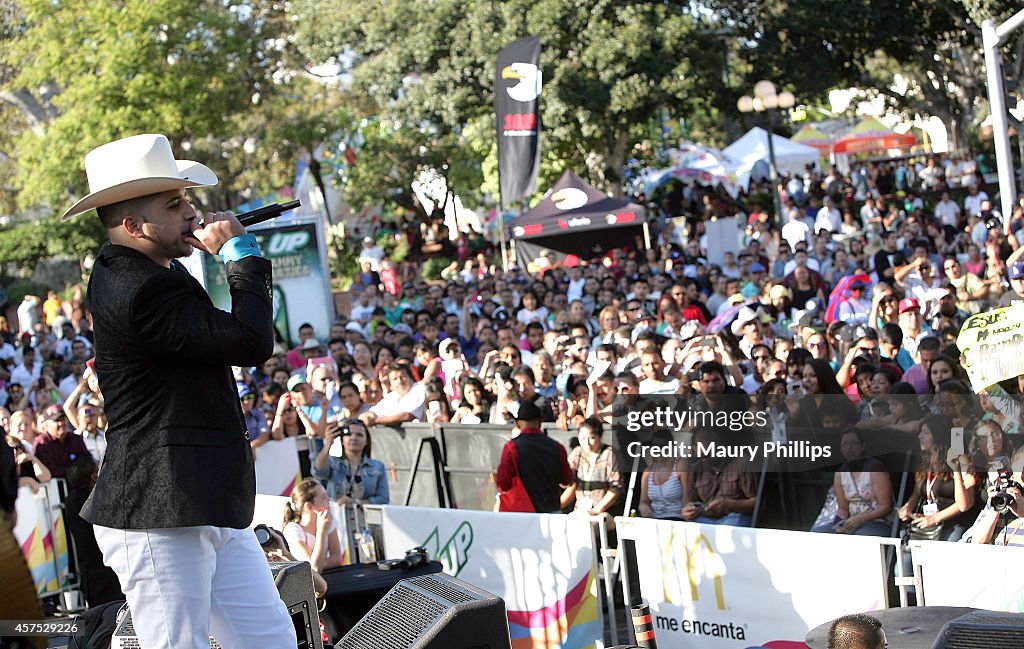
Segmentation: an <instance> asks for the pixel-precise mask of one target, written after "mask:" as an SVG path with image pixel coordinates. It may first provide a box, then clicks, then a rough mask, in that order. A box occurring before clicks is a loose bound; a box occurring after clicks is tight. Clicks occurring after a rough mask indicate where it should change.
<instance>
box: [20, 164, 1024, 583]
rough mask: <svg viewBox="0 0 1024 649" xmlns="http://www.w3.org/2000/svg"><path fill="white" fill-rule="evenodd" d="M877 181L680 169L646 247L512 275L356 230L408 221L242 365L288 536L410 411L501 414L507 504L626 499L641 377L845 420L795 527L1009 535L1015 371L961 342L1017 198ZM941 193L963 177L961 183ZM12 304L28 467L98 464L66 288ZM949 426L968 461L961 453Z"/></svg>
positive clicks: (92, 406)
mask: <svg viewBox="0 0 1024 649" xmlns="http://www.w3.org/2000/svg"><path fill="white" fill-rule="evenodd" d="M936 165H938V166H936ZM901 168H902V167H901ZM937 169H938V170H940V171H942V172H940V171H937ZM889 176H890V171H889V170H887V168H886V167H885V166H884V165H882V166H879V167H869V166H861V167H855V168H854V170H853V171H852V172H851V173H849V174H846V175H843V174H839V173H838V172H833V173H832V174H829V175H824V176H820V175H810V174H809V175H808V176H807V177H805V178H789V177H784V178H783V179H782V182H781V183H780V189H781V190H782V198H783V201H784V203H783V204H784V213H783V215H782V218H781V219H780V222H779V223H775V222H774V221H773V220H772V219H770V218H769V216H768V214H767V213H766V212H764V211H763V210H760V209H757V208H750V209H749V211H745V210H744V207H745V206H743V205H742V204H740V205H736V204H729V203H726V202H724V201H723V200H721V195H720V194H718V193H716V192H715V191H712V190H709V189H707V188H683V187H681V186H680V187H679V188H678V190H676V189H672V190H669V191H668V192H667V193H666V194H665V196H664V197H663V199H662V198H660V197H656V198H655V200H653V201H651V206H652V210H653V211H654V212H657V213H659V214H660V216H659V218H656V219H654V220H653V223H654V224H655V225H656V228H655V239H654V245H652V247H651V248H649V249H644V248H643V247H625V248H620V249H613V250H595V251H593V254H592V255H591V256H590V257H589V258H583V259H577V258H572V259H571V260H569V261H568V262H567V260H566V259H565V258H564V257H563V256H560V255H558V254H557V253H556V252H555V251H545V252H544V254H542V255H541V257H539V258H538V259H535V260H532V261H531V262H530V263H529V264H525V265H524V266H523V267H517V268H515V269H513V270H510V271H507V272H505V271H502V270H501V269H499V268H498V267H496V265H495V264H494V263H492V260H493V258H494V255H493V254H491V255H490V256H488V251H486V250H481V249H480V241H479V240H478V239H477V238H473V239H472V241H471V240H470V238H469V237H468V236H466V235H461V236H460V237H459V238H458V239H457V241H450V240H448V239H446V237H447V232H446V231H441V232H440V238H439V235H438V230H437V229H436V227H437V222H436V221H435V222H434V225H426V224H425V225H424V227H417V228H407V229H404V230H401V229H399V230H394V229H392V230H382V231H377V232H372V233H364V234H367V235H376V237H378V238H384V237H398V238H403V237H404V238H406V241H405V242H404V243H405V244H406V245H405V247H406V248H407V249H408V250H409V251H410V254H408V256H407V257H406V258H404V259H390V258H389V256H388V254H387V253H386V252H385V250H384V249H383V248H382V247H380V246H379V245H378V243H377V241H378V238H375V237H374V236H367V237H366V238H365V239H364V240H363V244H362V245H363V249H362V251H361V253H360V257H359V261H360V263H361V267H362V271H361V273H360V275H359V277H358V278H356V279H357V281H356V283H355V285H354V287H353V289H352V298H353V299H352V307H351V309H350V311H349V313H345V314H339V316H338V320H337V321H336V322H334V323H333V324H332V325H331V327H330V329H329V330H328V331H317V330H315V328H314V327H313V326H312V325H310V324H303V325H302V326H301V327H300V328H299V330H298V335H299V339H298V340H297V341H294V344H291V345H290V344H287V343H286V341H285V338H284V337H283V335H286V334H287V332H278V334H279V336H278V344H277V345H276V346H275V349H274V353H273V355H272V356H271V357H270V358H268V359H267V360H266V362H264V363H262V364H261V365H259V366H257V367H245V368H243V367H239V368H235V380H236V382H237V389H238V398H239V400H240V402H241V406H242V411H243V413H244V414H245V417H246V424H247V427H248V432H249V438H250V444H251V445H252V447H253V449H254V452H255V453H256V454H257V455H258V454H259V452H260V447H261V446H263V445H264V444H266V443H267V442H269V441H271V440H282V439H284V438H286V437H292V438H295V440H296V447H297V452H298V456H299V465H300V471H301V474H302V476H303V477H304V478H310V479H311V480H308V481H304V482H302V483H301V484H300V485H299V486H298V487H296V489H297V491H296V492H295V493H294V494H293V497H292V501H293V506H292V513H291V515H290V518H289V520H288V521H287V523H288V524H287V525H286V526H285V529H284V538H286V539H287V540H288V541H289V545H290V546H291V551H292V552H293V553H294V554H295V556H301V557H304V558H309V559H310V560H311V561H313V562H314V565H315V566H316V567H318V568H323V567H329V566H331V565H334V563H335V562H336V561H337V560H338V550H337V548H336V547H335V546H333V545H332V544H331V543H330V542H328V541H327V538H328V536H329V535H324V534H323V533H324V532H327V531H330V530H332V529H334V527H332V525H333V523H332V522H331V521H330V520H327V519H326V516H327V515H325V514H324V513H323V512H324V508H323V506H322V505H323V502H326V501H327V500H333V501H336V502H338V503H339V504H349V503H359V502H363V503H377V504H379V503H387V502H389V500H390V493H389V488H390V484H389V483H390V481H391V480H393V478H391V477H389V475H388V472H387V470H386V469H385V466H384V465H383V464H382V463H381V462H380V461H378V460H376V459H374V458H373V455H372V438H371V434H372V431H373V429H374V427H376V426H400V425H402V424H403V423H406V422H433V423H445V424H465V425H479V424H500V425H508V426H516V428H517V429H518V430H519V431H520V433H521V434H520V435H519V437H517V438H516V439H514V440H512V441H511V442H509V445H506V447H505V449H504V450H503V452H502V455H501V459H500V461H499V463H498V466H496V467H493V468H494V469H495V470H496V476H497V484H498V486H499V490H500V492H501V494H500V496H499V502H498V503H497V504H496V508H497V509H500V510H506V511H508V510H512V511H542V512H552V511H569V510H574V509H575V510H578V511H582V512H586V513H588V514H591V515H598V514H606V513H618V512H622V511H623V509H624V507H625V506H626V505H627V504H626V503H624V502H623V498H624V495H625V485H626V482H627V477H626V476H625V468H623V467H620V466H619V463H618V460H617V457H616V454H615V453H612V452H611V451H610V449H609V444H608V439H607V438H608V435H607V433H608V431H610V430H612V426H613V423H614V416H615V414H617V412H618V411H617V410H616V403H617V402H616V400H615V397H617V396H619V397H624V398H635V397H636V395H641V394H642V395H675V396H679V397H681V398H683V399H685V400H686V403H688V404H690V407H695V408H702V409H715V408H722V407H729V408H753V409H760V410H763V411H767V412H769V413H770V414H771V417H770V421H771V425H770V426H769V430H766V431H761V432H763V433H765V434H766V435H771V436H773V437H775V438H783V439H784V438H785V437H786V436H787V432H786V431H787V429H788V430H789V431H790V432H789V433H788V435H789V436H790V437H793V436H794V435H795V433H794V431H797V430H800V429H803V428H815V427H819V428H824V429H832V430H835V431H837V434H838V435H839V436H840V437H839V438H840V439H841V443H840V445H839V448H840V449H841V452H842V455H843V458H842V459H843V461H844V462H845V463H844V464H843V466H842V467H839V470H838V471H837V472H836V475H835V479H834V483H833V485H832V488H831V489H830V490H829V495H828V497H827V499H826V502H825V504H824V505H823V507H822V511H821V515H820V516H819V517H818V519H817V520H816V521H814V522H813V523H812V522H810V521H807V522H806V523H807V524H806V525H805V526H804V529H813V530H815V531H820V532H830V533H854V534H873V535H889V534H890V533H891V531H892V530H893V529H895V527H896V520H897V519H899V520H900V521H903V522H904V527H905V529H906V533H909V534H913V535H915V536H917V537H923V538H938V539H945V540H950V541H954V540H960V539H965V538H969V539H971V540H973V541H975V542H992V541H994V540H998V542H1005V543H1011V542H1013V537H1014V534H1015V532H1016V530H1017V529H1018V528H1017V525H1016V523H1015V522H1014V521H1013V518H1014V515H1016V516H1020V515H1021V514H1024V511H1021V508H1022V506H1021V502H1020V499H1019V498H1018V497H1016V496H1019V493H1018V490H1019V487H1018V486H1016V484H1017V483H1020V482H1021V481H1022V480H1021V475H1020V464H1021V462H1020V460H1022V458H1024V444H1021V443H1020V441H1018V437H1017V436H1018V435H1019V433H1020V427H1021V408H1020V405H1019V395H1020V394H1021V393H1022V391H1024V389H1022V388H1024V381H1018V380H1010V381H1005V382H1003V383H1001V384H998V385H996V386H993V387H992V388H990V389H989V390H987V391H985V392H984V393H982V394H981V395H980V398H977V397H975V396H974V395H973V392H972V390H971V388H970V387H969V382H968V381H967V378H966V375H965V372H964V369H963V367H962V365H961V362H960V353H959V350H958V349H957V348H956V345H955V341H956V337H957V334H958V332H959V329H960V326H961V325H962V324H963V322H964V320H965V319H966V318H967V317H968V316H969V315H971V314H974V313H978V312H981V311H984V310H987V309H990V308H995V307H999V306H1009V305H1013V304H1016V303H1018V302H1024V246H1022V245H1021V243H1024V239H1022V240H1021V241H1018V236H1020V235H1019V233H1020V230H1021V228H1022V227H1024V199H1022V200H1021V201H1020V202H1018V204H1017V205H1016V206H1015V209H1014V212H1013V214H1010V215H1008V217H1006V218H1004V217H1003V216H1002V215H1000V214H999V213H998V212H996V211H995V210H993V208H992V205H991V202H990V201H989V198H988V196H987V195H986V194H985V192H984V191H983V189H982V188H981V187H980V186H979V184H978V183H976V182H970V181H969V180H965V178H971V177H975V176H974V175H973V174H960V175H959V176H953V174H951V173H950V168H949V167H948V166H947V167H943V166H942V162H941V161H928V162H927V163H926V164H925V165H923V167H922V169H921V170H915V174H914V175H913V176H912V179H913V180H914V182H916V183H918V184H916V185H915V184H906V176H907V174H906V173H904V174H903V178H904V180H903V181H902V182H903V183H904V184H903V185H901V184H900V182H901V181H900V180H899V179H898V178H896V179H893V178H889ZM954 177H955V178H956V180H955V181H953V180H952V179H953V178H954ZM890 185H891V187H890ZM901 186H902V187H903V188H902V189H899V187H901ZM918 188H923V189H925V190H929V191H932V193H931V194H929V195H928V197H929V200H927V201H926V200H924V199H923V198H922V197H921V196H918V195H915V194H914V193H912V192H913V191H914V190H915V189H918ZM951 190H952V192H953V193H957V194H959V193H960V192H966V193H965V194H964V195H963V197H962V198H959V199H957V200H954V199H953V198H952V197H951ZM897 192H899V193H897ZM932 197H934V200H932ZM677 199H678V200H677ZM748 212H749V213H748ZM734 215H735V216H739V217H740V219H739V223H740V229H739V230H738V231H737V245H736V246H735V247H734V248H733V249H731V250H725V251H722V250H713V249H711V250H709V249H708V244H707V239H706V237H705V236H704V228H705V224H706V223H707V222H708V221H709V220H711V219H716V218H720V217H723V216H734ZM428 231H429V232H433V236H425V234H424V233H425V232H428ZM439 241H442V242H443V245H439V244H438V242H439ZM442 252H447V253H449V254H452V255H453V256H454V257H455V258H456V259H457V262H458V263H457V264H456V265H454V266H452V267H450V268H449V269H448V272H447V273H446V276H445V277H446V279H445V281H443V282H437V281H426V280H424V279H423V278H422V272H421V271H422V262H423V260H424V259H427V258H429V257H431V256H432V255H437V254H440V253H442ZM491 252H492V253H493V251H491ZM8 314H9V315H11V318H12V320H11V321H10V322H9V321H8V320H7V319H6V318H4V317H0V427H3V429H4V430H5V432H6V440H7V443H8V444H9V445H10V446H12V447H13V448H14V449H15V452H16V454H17V462H18V465H19V475H20V480H21V483H22V484H23V485H26V486H29V487H32V488H33V489H35V488H37V487H38V484H39V483H42V482H45V481H47V480H49V479H51V477H64V476H65V475H66V474H67V472H68V471H69V467H70V466H71V465H73V464H74V463H75V461H76V460H77V459H79V458H83V457H85V456H88V457H89V458H90V459H91V460H92V461H93V462H94V463H95V465H96V466H98V470H99V471H102V466H103V455H104V451H105V447H106V440H105V434H104V424H105V421H104V414H103V408H104V403H103V395H102V394H101V392H100V389H99V385H98V382H97V380H96V375H95V373H94V372H93V370H92V367H91V363H90V359H91V357H92V351H93V350H92V346H93V335H92V332H91V330H90V326H89V322H90V316H89V313H88V310H87V308H86V305H85V301H84V299H83V295H82V292H81V290H75V291H74V292H73V293H72V294H71V295H70V297H69V298H68V299H64V300H62V299H60V298H59V297H58V295H57V293H55V292H51V293H49V295H48V296H47V297H46V299H45V300H44V299H42V298H41V297H37V296H32V295H29V296H25V298H24V300H23V301H22V302H21V304H19V305H17V306H16V308H15V307H14V306H12V308H11V309H9V311H8ZM726 400H728V401H727V403H726ZM619 403H621V400H620V401H619ZM736 404H739V405H736ZM544 426H558V427H560V428H562V429H565V430H576V431H578V444H575V443H574V444H573V445H572V448H566V447H564V446H562V445H561V444H558V443H555V442H553V441H552V440H550V439H549V438H548V437H547V436H546V435H544V434H543V433H542V428H543V427H544ZM957 430H962V431H964V433H962V434H963V438H962V439H964V441H965V444H966V446H965V451H964V453H963V455H960V454H958V453H954V452H953V450H951V449H953V448H954V445H953V437H954V436H955V435H956V433H955V432H952V431H957ZM880 431H882V432H885V433H886V434H889V435H893V436H901V437H902V438H903V439H906V440H912V441H913V440H916V442H914V443H915V444H916V445H917V446H918V447H919V456H920V458H921V463H920V466H918V467H915V473H914V475H913V476H911V477H910V480H909V488H908V490H907V491H908V494H907V497H906V498H905V499H904V502H896V500H895V499H896V489H895V485H894V484H892V482H891V480H890V473H889V472H887V471H884V470H881V469H880V468H879V467H878V466H875V465H874V461H873V460H872V459H871V458H870V449H869V448H867V446H868V444H867V442H866V439H867V438H872V439H874V438H877V435H878V434H879V432H880ZM692 433H693V434H694V435H695V436H703V437H704V438H707V439H713V438H714V436H715V435H716V432H715V431H713V430H696V431H692ZM872 436H874V437H872ZM535 438H536V439H535ZM552 444H554V446H552ZM1018 449H1022V450H1020V451H1018ZM1015 451H1016V452H1015ZM723 476H727V477H725V478H723ZM730 476H731V477H730ZM755 477H756V476H753V475H751V474H750V473H749V472H744V471H741V470H739V468H738V467H736V466H730V465H729V463H728V462H722V461H711V460H708V461H705V462H700V463H686V462H677V461H667V460H662V461H659V462H656V463H654V464H652V465H651V466H649V467H647V468H646V469H645V470H644V472H643V475H642V476H641V478H640V484H639V489H638V493H639V501H638V502H637V503H636V504H635V505H634V504H630V505H629V506H631V507H633V506H635V508H636V510H637V512H638V513H639V515H641V516H651V517H657V518H668V519H680V520H696V521H701V522H706V523H717V524H732V525H748V524H750V523H751V514H752V511H753V509H754V505H755V501H756V497H757V485H756V481H755V479H754V478H755ZM995 492H1006V493H1008V494H1009V495H1010V496H1011V497H1010V499H1009V500H1010V504H1009V512H1010V513H1009V514H1008V515H999V513H998V512H994V510H993V507H992V505H991V502H990V495H991V493H995Z"/></svg>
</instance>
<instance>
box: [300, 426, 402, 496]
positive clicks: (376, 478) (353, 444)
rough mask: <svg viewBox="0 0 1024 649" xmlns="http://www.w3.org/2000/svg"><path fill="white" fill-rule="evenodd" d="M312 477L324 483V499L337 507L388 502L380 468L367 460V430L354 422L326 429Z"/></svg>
mask: <svg viewBox="0 0 1024 649" xmlns="http://www.w3.org/2000/svg"><path fill="white" fill-rule="evenodd" d="M326 434H327V437H326V439H325V440H324V447H323V450H321V451H320V454H319V455H317V456H316V461H315V462H314V463H313V477H314V478H317V479H319V480H324V481H326V482H327V495H328V496H329V497H330V498H331V499H332V500H335V501H337V503H338V504H339V505H349V504H353V503H371V504H374V505H386V504H388V502H389V501H390V499H391V495H390V492H389V488H388V479H387V472H386V470H385V468H384V464H383V463H382V462H380V461H379V460H374V459H373V458H371V457H370V451H371V447H372V445H371V440H370V430H369V429H368V428H367V427H366V424H364V423H363V422H362V421H360V420H358V419H346V420H345V421H342V422H340V423H330V424H328V425H327V433H326Z"/></svg>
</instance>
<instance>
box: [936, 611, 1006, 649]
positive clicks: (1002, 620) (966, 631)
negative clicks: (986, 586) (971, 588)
mask: <svg viewBox="0 0 1024 649" xmlns="http://www.w3.org/2000/svg"><path fill="white" fill-rule="evenodd" d="M932 649H1024V614H1022V613H997V612H995V611H977V612H975V613H968V614H967V615H962V616H960V617H958V618H956V619H955V620H950V621H949V622H946V624H945V626H943V627H942V631H939V636H938V637H937V638H936V639H935V644H933V645H932Z"/></svg>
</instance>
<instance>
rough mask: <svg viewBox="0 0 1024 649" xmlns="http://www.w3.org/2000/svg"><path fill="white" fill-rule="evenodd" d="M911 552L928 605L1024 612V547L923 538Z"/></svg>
mask: <svg viewBox="0 0 1024 649" xmlns="http://www.w3.org/2000/svg"><path fill="white" fill-rule="evenodd" d="M1000 541H1001V539H998V540H997V543H999V542H1000ZM910 552H911V555H912V556H913V559H914V572H915V574H920V575H921V583H922V586H923V590H924V603H925V605H927V606H970V607H973V608H983V609H988V610H990V611H1005V612H1008V613H1024V562H1022V561H1021V559H1024V548H1021V547H1020V546H1003V545H1002V544H1001V543H1000V544H999V545H974V544H968V543H944V542H941V541H920V542H914V543H911V545H910Z"/></svg>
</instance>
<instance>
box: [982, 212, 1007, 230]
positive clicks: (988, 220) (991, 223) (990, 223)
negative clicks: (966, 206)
mask: <svg viewBox="0 0 1024 649" xmlns="http://www.w3.org/2000/svg"><path fill="white" fill-rule="evenodd" d="M981 218H982V219H983V220H984V221H985V227H986V228H988V229H989V230H998V229H999V228H1001V227H1003V220H1002V219H1000V218H999V217H998V216H996V215H995V214H993V213H992V212H983V213H982V214H981Z"/></svg>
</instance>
